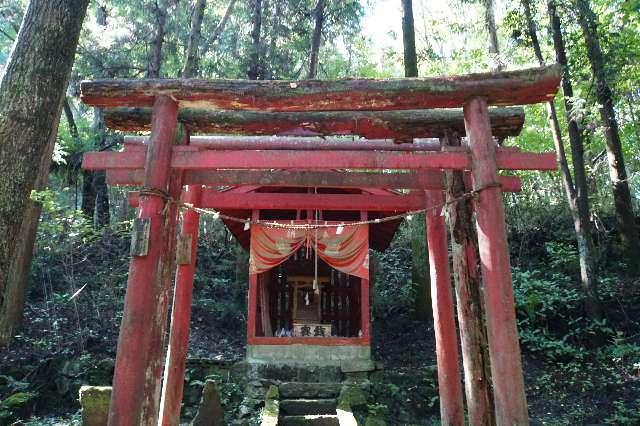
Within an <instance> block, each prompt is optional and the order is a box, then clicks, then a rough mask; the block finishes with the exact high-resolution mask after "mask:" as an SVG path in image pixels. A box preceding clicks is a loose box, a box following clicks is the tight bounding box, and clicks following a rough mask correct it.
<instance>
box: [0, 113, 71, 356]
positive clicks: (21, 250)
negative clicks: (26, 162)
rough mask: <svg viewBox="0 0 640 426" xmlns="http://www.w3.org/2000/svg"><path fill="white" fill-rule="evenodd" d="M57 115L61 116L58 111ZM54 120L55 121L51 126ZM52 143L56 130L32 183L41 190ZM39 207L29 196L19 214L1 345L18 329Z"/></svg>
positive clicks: (1, 311) (0, 314) (0, 318)
mask: <svg viewBox="0 0 640 426" xmlns="http://www.w3.org/2000/svg"><path fill="white" fill-rule="evenodd" d="M57 117H60V114H59V113H58V115H57ZM57 124H58V123H57V122H56V123H55V125H54V127H55V126H57ZM54 146H55V134H54V135H52V138H51V140H50V141H49V143H48V144H47V147H46V149H45V151H44V153H43V154H42V158H41V159H40V167H39V168H38V177H37V179H36V182H35V184H34V185H33V189H34V190H35V191H41V190H43V189H45V188H46V186H47V182H48V180H49V170H50V168H51V157H52V155H53V148H54ZM41 211H42V204H41V203H39V202H37V201H34V200H31V199H30V200H29V201H28V203H27V208H26V210H25V212H24V216H23V218H22V225H21V226H20V236H21V238H20V239H19V240H18V241H17V242H16V247H15V249H14V256H13V258H12V261H11V266H10V269H9V275H8V277H7V286H6V290H5V292H4V294H3V298H2V304H1V306H0V348H1V347H4V346H7V345H8V344H10V343H11V340H12V338H13V336H14V335H15V333H16V331H18V330H19V329H20V324H21V322H22V317H23V314H24V305H25V301H26V296H27V286H28V283H29V269H30V268H31V259H32V257H33V251H34V244H35V241H36V232H37V231H38V221H39V220H40V213H41Z"/></svg>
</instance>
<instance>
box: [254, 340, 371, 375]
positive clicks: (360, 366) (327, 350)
mask: <svg viewBox="0 0 640 426" xmlns="http://www.w3.org/2000/svg"><path fill="white" fill-rule="evenodd" d="M247 361H248V362H250V363H267V364H276V365H282V364H287V365H300V364H304V365H317V366H335V367H342V368H343V370H347V371H370V370H373V369H374V368H375V365H374V363H373V361H372V360H371V347H370V346H363V345H336V346H322V345H247Z"/></svg>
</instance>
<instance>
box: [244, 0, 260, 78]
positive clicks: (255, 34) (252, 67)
mask: <svg viewBox="0 0 640 426" xmlns="http://www.w3.org/2000/svg"><path fill="white" fill-rule="evenodd" d="M252 25H253V26H252V28H251V51H250V52H249V68H248V70H247V77H248V78H249V80H258V78H259V77H260V74H261V73H260V68H261V67H260V51H261V50H262V49H261V42H260V40H261V37H260V32H261V30H262V0H253V24H252Z"/></svg>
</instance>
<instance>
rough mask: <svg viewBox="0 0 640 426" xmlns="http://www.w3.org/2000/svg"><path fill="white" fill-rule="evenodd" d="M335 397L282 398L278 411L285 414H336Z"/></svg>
mask: <svg viewBox="0 0 640 426" xmlns="http://www.w3.org/2000/svg"><path fill="white" fill-rule="evenodd" d="M336 405H337V402H336V400H335V399H282V400H280V413H281V414H283V415H287V416H300V415H306V414H316V415H317V414H336Z"/></svg>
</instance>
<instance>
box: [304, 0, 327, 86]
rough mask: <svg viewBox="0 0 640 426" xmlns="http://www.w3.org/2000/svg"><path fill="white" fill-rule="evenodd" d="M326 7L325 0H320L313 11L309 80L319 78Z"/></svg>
mask: <svg viewBox="0 0 640 426" xmlns="http://www.w3.org/2000/svg"><path fill="white" fill-rule="evenodd" d="M324 7H325V0H318V3H317V4H316V8H315V9H314V11H313V17H314V20H315V25H314V27H313V36H312V37H311V52H310V53H309V74H308V77H309V78H316V77H318V56H319V54H320V43H321V42H322V27H323V25H324V20H325V15H324Z"/></svg>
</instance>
